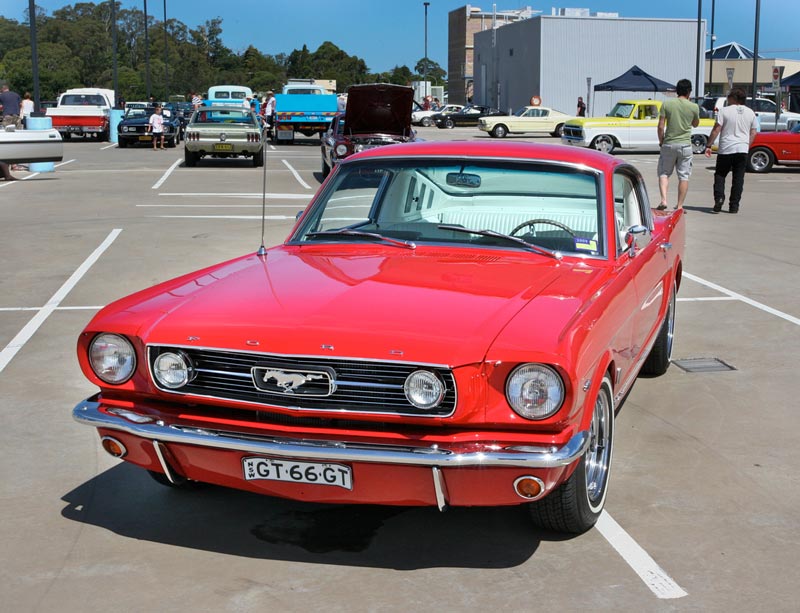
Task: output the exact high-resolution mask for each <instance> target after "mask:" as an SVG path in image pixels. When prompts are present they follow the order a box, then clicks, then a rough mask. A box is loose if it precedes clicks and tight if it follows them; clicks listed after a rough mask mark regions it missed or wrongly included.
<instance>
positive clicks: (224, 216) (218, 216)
mask: <svg viewBox="0 0 800 613" xmlns="http://www.w3.org/2000/svg"><path fill="white" fill-rule="evenodd" d="M148 217H158V218H159V219H261V215H148ZM296 218H297V217H296V216H295V215H267V216H265V217H264V219H273V220H276V219H277V220H281V219H292V220H294V219H296Z"/></svg>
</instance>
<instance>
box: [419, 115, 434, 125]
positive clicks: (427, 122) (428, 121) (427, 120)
mask: <svg viewBox="0 0 800 613" xmlns="http://www.w3.org/2000/svg"><path fill="white" fill-rule="evenodd" d="M420 123H422V127H423V128H430V127H431V126H432V125H433V120H432V119H431V118H430V117H423V118H422V121H421V122H420Z"/></svg>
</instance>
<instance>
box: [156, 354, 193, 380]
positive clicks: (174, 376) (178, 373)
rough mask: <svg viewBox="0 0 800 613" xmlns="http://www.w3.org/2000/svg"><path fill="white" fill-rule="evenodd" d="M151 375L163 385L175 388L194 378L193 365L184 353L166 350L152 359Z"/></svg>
mask: <svg viewBox="0 0 800 613" xmlns="http://www.w3.org/2000/svg"><path fill="white" fill-rule="evenodd" d="M153 376H154V377H155V378H156V380H157V381H158V382H159V383H160V384H161V385H163V386H164V387H168V388H169V389H177V388H179V387H183V386H184V385H186V384H187V383H189V381H191V380H192V379H193V378H194V367H193V366H192V363H191V361H190V360H189V356H187V355H186V354H185V353H183V352H180V351H179V352H171V351H167V352H165V353H162V354H161V355H159V356H158V357H157V358H156V359H155V360H154V361H153Z"/></svg>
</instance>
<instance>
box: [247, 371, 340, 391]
mask: <svg viewBox="0 0 800 613" xmlns="http://www.w3.org/2000/svg"><path fill="white" fill-rule="evenodd" d="M335 380H336V373H335V372H334V370H333V369H332V368H329V367H327V366H318V367H313V368H308V369H306V368H295V367H294V366H289V365H286V366H284V365H283V364H280V365H276V364H263V365H258V366H255V367H254V368H253V383H254V384H255V386H256V387H257V388H258V389H260V390H261V391H263V392H267V393H270V394H280V395H289V394H291V395H294V396H330V395H331V394H332V393H333V392H334V390H335V389H336V383H335Z"/></svg>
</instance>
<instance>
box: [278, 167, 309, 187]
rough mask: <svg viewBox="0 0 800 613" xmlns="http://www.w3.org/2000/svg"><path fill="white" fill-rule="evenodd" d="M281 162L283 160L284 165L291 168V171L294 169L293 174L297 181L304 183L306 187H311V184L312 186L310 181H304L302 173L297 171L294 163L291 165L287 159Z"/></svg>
mask: <svg viewBox="0 0 800 613" xmlns="http://www.w3.org/2000/svg"><path fill="white" fill-rule="evenodd" d="M281 162H283V163H284V165H285V166H286V168H288V169H289V170H291V171H292V174H293V175H294V178H295V179H297V182H298V183H299V184H300V185H302V186H303V187H305V188H306V189H311V186H310V185H309V184H308V183H306V182H305V181H303V179H302V178H301V177H300V175H299V174H298V173H297V171H296V170H295V169H294V168H292V165H291V164H289V162H287V161H286V160H281Z"/></svg>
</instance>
